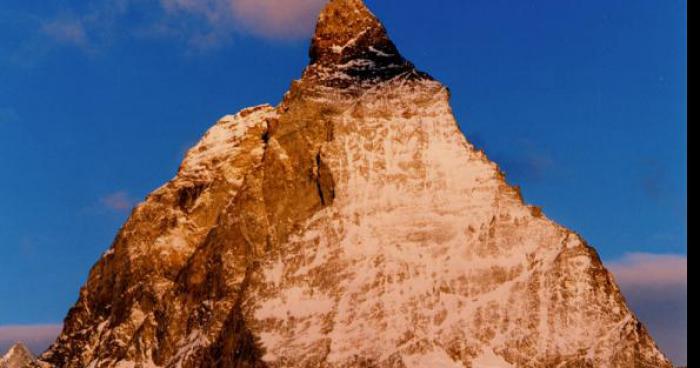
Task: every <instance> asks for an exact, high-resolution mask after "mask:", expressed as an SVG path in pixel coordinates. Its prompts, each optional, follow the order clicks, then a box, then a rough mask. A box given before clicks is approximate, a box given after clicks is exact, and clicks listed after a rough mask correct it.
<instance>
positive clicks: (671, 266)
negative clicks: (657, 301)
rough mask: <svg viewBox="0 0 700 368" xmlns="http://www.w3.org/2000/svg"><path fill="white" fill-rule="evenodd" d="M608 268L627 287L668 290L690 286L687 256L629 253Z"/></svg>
mask: <svg viewBox="0 0 700 368" xmlns="http://www.w3.org/2000/svg"><path fill="white" fill-rule="evenodd" d="M608 266H609V267H610V269H611V270H612V271H613V273H614V274H615V277H616V279H617V281H618V282H619V283H620V284H622V285H624V286H627V287H645V288H667V287H676V286H686V285H687V284H688V258H687V257H686V256H681V255H674V254H650V253H628V254H626V255H625V256H624V257H623V258H622V259H620V260H617V261H615V262H611V263H610V264H609V265H608Z"/></svg>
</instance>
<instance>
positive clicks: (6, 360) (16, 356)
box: [0, 343, 34, 368]
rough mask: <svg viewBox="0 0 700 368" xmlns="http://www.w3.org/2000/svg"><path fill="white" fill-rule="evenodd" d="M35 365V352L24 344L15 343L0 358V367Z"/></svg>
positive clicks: (24, 367) (20, 367)
mask: <svg viewBox="0 0 700 368" xmlns="http://www.w3.org/2000/svg"><path fill="white" fill-rule="evenodd" d="M33 366H34V354H32V352H31V351H30V350H29V348H27V347H26V346H25V345H24V344H21V343H18V344H15V345H14V346H12V347H11V348H10V350H8V351H7V354H5V356H3V357H2V358H0V368H29V367H33Z"/></svg>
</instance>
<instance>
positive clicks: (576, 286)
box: [3, 0, 671, 368]
mask: <svg viewBox="0 0 700 368" xmlns="http://www.w3.org/2000/svg"><path fill="white" fill-rule="evenodd" d="M310 57H311V61H310V64H309V65H308V67H307V68H306V70H305V71H304V72H303V75H302V77H301V79H300V80H297V81H294V82H293V83H292V85H291V87H290V90H289V91H288V92H287V93H286V94H285V95H284V99H283V101H282V102H281V103H280V104H279V105H278V106H274V107H273V106H269V105H261V106H257V107H252V108H248V109H245V110H243V111H241V112H239V113H237V114H235V115H231V116H226V117H224V118H222V119H221V120H220V121H219V122H217V123H216V124H215V125H214V126H213V127H212V128H211V129H210V130H209V131H208V132H207V133H206V135H205V136H204V137H203V138H202V139H201V141H200V142H199V143H197V145H196V146H194V147H193V148H192V149H191V150H190V151H189V152H188V153H187V155H186V157H185V159H184V162H183V163H182V165H181V167H180V169H179V172H178V173H177V175H176V176H175V178H173V179H172V180H171V181H170V182H168V183H166V184H165V185H164V186H162V187H161V188H159V189H157V190H155V191H154V192H153V193H151V194H150V195H149V196H148V198H147V199H146V200H145V202H143V203H141V204H140V205H138V206H137V207H136V208H135V210H134V211H133V213H132V214H131V216H130V218H129V219H128V221H127V222H126V224H125V225H124V226H123V228H122V229H121V230H120V232H119V234H118V236H117V237H116V239H115V241H114V244H113V245H112V247H111V248H110V250H109V251H107V252H106V253H105V254H104V256H103V257H102V258H101V259H100V260H99V262H97V264H96V265H95V266H94V268H93V269H92V270H91V272H90V275H89V278H88V281H87V283H86V285H85V286H84V287H83V288H82V289H81V292H80V297H79V300H78V302H77V303H76V305H75V306H74V307H73V308H72V309H71V310H70V312H69V313H68V316H67V317H66V320H65V326H64V330H63V332H62V334H61V336H60V337H59V338H58V339H57V340H56V342H55V343H54V344H53V345H52V346H51V347H50V349H49V350H48V351H47V352H45V353H44V354H43V355H42V356H41V361H42V362H43V364H46V365H47V366H53V367H58V368H85V367H89V368H150V367H167V368H195V367H222V368H234V367H240V368H243V367H246V368H263V367H265V368H276V367H280V368H281V367H298V368H304V367H309V368H311V367H325V368H351V367H364V368H369V367H376V368H414V367H447V368H486V367H500V368H509V367H518V368H526V367H527V368H553V367H560V368H574V367H576V368H584V367H585V368H608V367H609V368H631V367H635V368H670V367H671V365H670V363H669V362H668V360H667V359H666V358H665V357H664V355H663V354H662V353H661V352H660V351H659V349H658V348H657V346H656V344H655V343H654V341H653V340H652V339H651V337H650V336H649V334H648V332H647V330H646V329H645V327H644V326H643V325H642V324H641V323H640V322H639V321H638V320H637V318H636V317H635V315H634V314H633V313H632V311H630V309H629V307H628V306H627V304H626V302H625V300H624V298H623V296H622V294H621V292H620V289H619V288H618V286H617V285H616V284H615V282H614V280H613V277H612V276H611V274H610V273H609V272H608V271H607V270H606V269H605V268H604V267H603V265H602V263H601V261H600V259H599V257H598V255H597V253H596V252H595V250H594V249H592V248H591V247H590V246H589V245H588V244H587V243H586V242H585V241H584V240H583V239H582V238H581V237H580V236H579V235H578V234H576V233H574V232H572V231H570V230H568V229H566V228H564V227H562V226H559V225H557V224H556V223H554V222H552V221H551V220H549V219H548V218H547V217H546V216H545V215H544V214H543V213H542V211H540V210H539V209H538V208H537V207H533V206H530V205H528V204H526V203H524V202H523V199H522V198H521V196H520V193H519V191H518V189H517V188H514V187H512V186H510V185H508V184H507V183H506V181H505V179H504V175H503V174H502V173H501V171H500V170H499V168H498V166H497V165H496V164H495V163H493V162H491V161H490V160H489V159H488V158H487V157H486V155H485V154H484V153H483V152H481V151H479V150H478V149H476V148H475V147H474V146H473V145H472V144H470V143H469V141H468V140H467V139H466V138H465V137H464V135H463V134H462V133H461V131H460V129H459V127H458V125H457V123H456V121H455V119H454V117H453V114H452V111H451V108H450V104H449V92H448V90H447V88H445V86H443V85H442V84H440V83H439V82H438V81H436V80H434V79H433V78H432V77H430V76H429V75H428V74H426V73H424V72H421V71H419V70H417V69H416V67H415V66H414V65H413V64H412V63H411V62H409V61H407V60H406V59H405V58H403V57H402V56H401V54H400V53H399V51H398V49H397V47H396V46H395V45H394V43H393V42H392V41H391V40H390V39H389V37H388V35H387V31H386V29H385V28H384V27H383V26H382V24H381V23H380V22H379V20H377V18H376V17H375V16H374V15H373V14H372V13H371V12H370V11H369V10H368V9H367V7H366V6H365V4H363V2H362V1H361V0H331V1H330V2H329V3H328V5H327V6H326V7H325V9H324V10H323V11H322V13H321V15H320V17H319V21H318V25H317V28H316V33H315V35H314V37H313V39H312V43H311V51H310ZM3 368H4V367H3Z"/></svg>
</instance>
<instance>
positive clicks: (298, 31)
mask: <svg viewBox="0 0 700 368" xmlns="http://www.w3.org/2000/svg"><path fill="white" fill-rule="evenodd" d="M326 2H327V1H326V0H231V6H232V8H233V13H234V16H235V19H236V20H238V21H239V22H240V25H241V26H242V27H244V28H245V29H246V30H248V31H250V32H252V33H254V34H257V35H260V36H263V37H268V38H278V39H290V38H304V37H310V36H311V32H312V30H313V26H314V23H315V21H316V16H317V15H318V14H319V12H320V11H321V8H322V7H323V5H324V4H325V3H326Z"/></svg>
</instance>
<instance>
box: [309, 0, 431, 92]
mask: <svg viewBox="0 0 700 368" xmlns="http://www.w3.org/2000/svg"><path fill="white" fill-rule="evenodd" d="M310 57H311V65H310V67H309V68H308V69H307V72H306V73H305V76H304V79H305V80H315V81H318V82H320V83H321V84H323V85H325V86H328V87H339V88H343V89H346V88H348V87H351V86H353V85H360V86H367V85H374V84H376V83H377V82H383V81H386V80H389V79H392V78H395V77H397V76H401V75H404V76H407V77H410V78H415V77H421V78H427V75H425V74H423V73H419V72H417V71H416V70H415V68H414V66H413V64H411V63H410V62H408V61H407V60H406V59H404V58H403V57H402V56H401V54H400V53H399V50H398V49H397V47H396V45H394V43H393V42H392V41H391V39H390V38H389V36H388V34H387V31H386V29H385V28H384V26H383V25H382V23H381V22H380V21H379V20H378V19H377V17H376V16H375V15H374V14H372V12H371V11H370V10H369V9H368V8H367V6H365V4H364V2H363V1H362V0H331V1H330V2H329V3H328V4H327V5H326V7H325V8H324V9H323V11H322V12H321V15H320V16H319V19H318V25H317V27H316V32H315V34H314V37H313V39H312V42H311V49H310Z"/></svg>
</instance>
